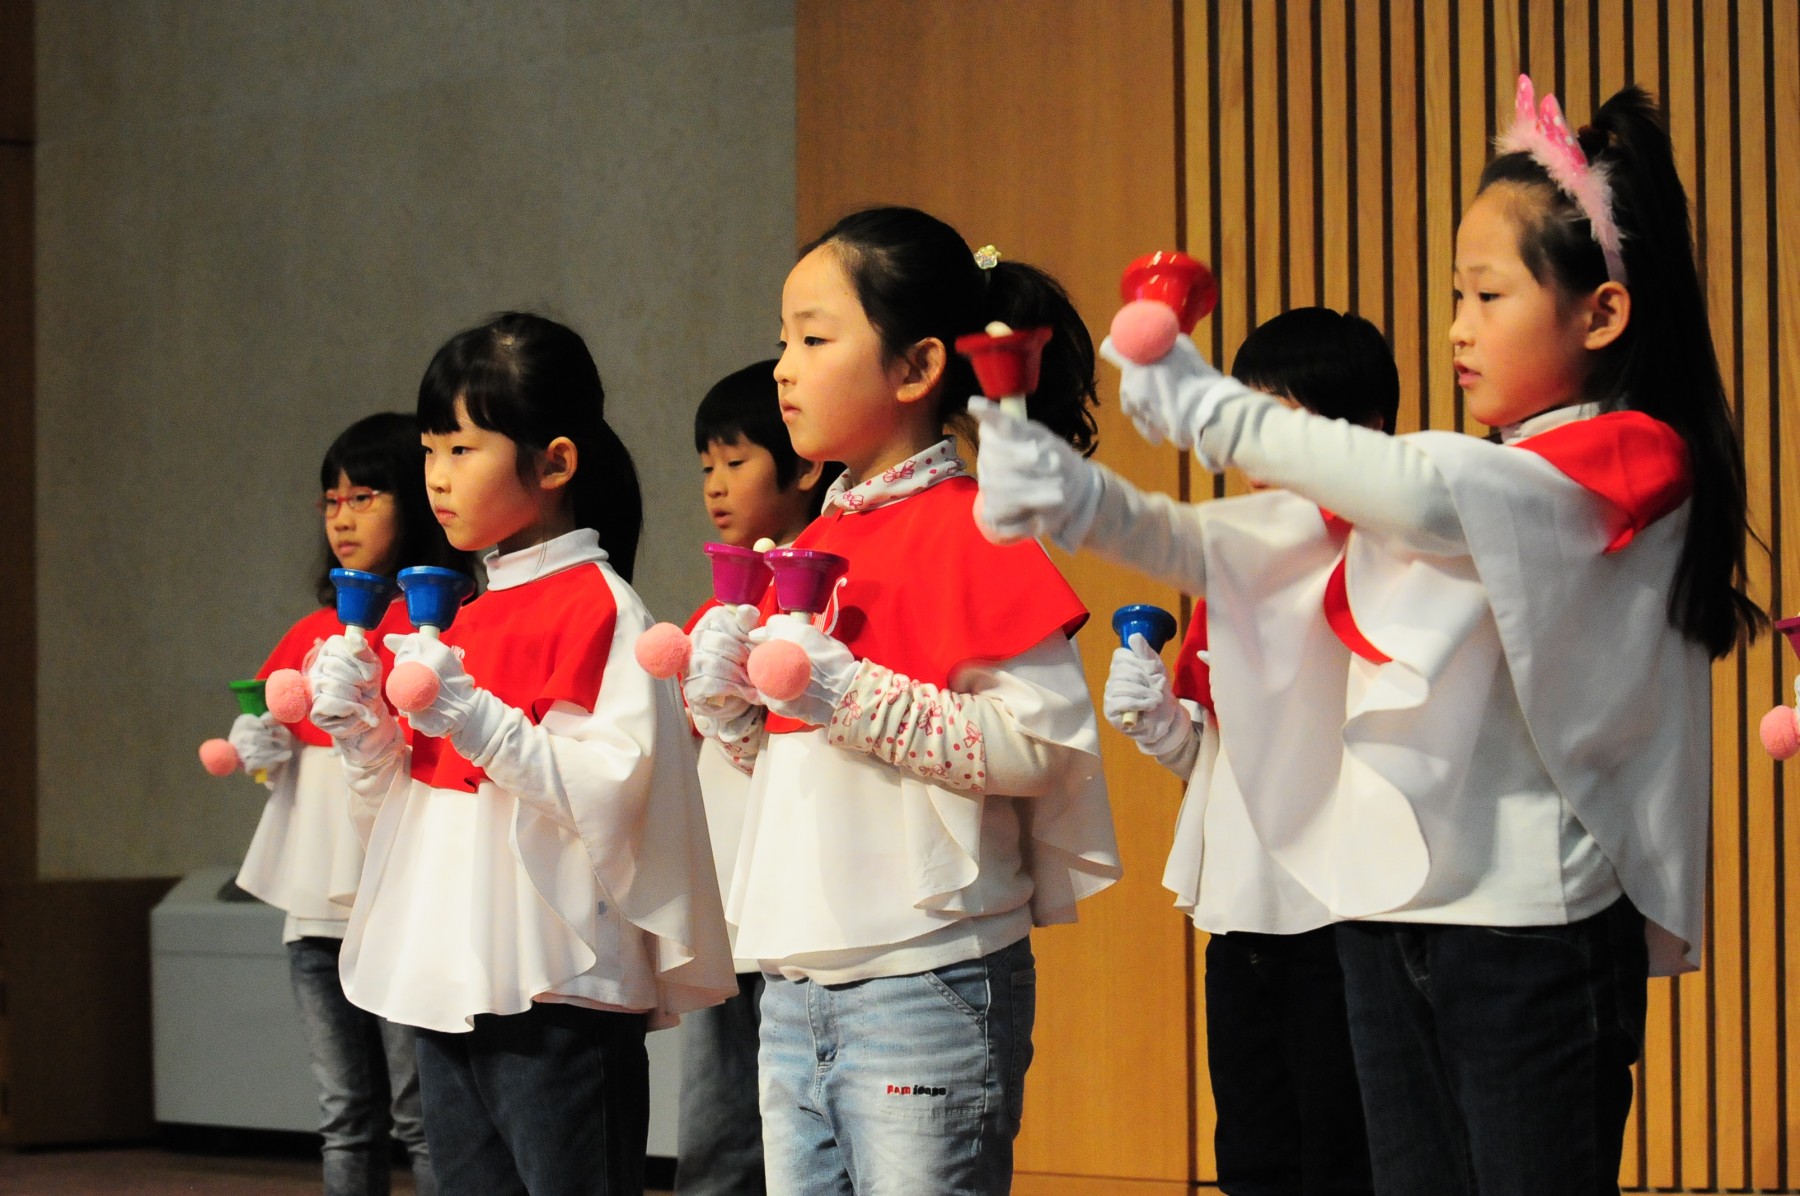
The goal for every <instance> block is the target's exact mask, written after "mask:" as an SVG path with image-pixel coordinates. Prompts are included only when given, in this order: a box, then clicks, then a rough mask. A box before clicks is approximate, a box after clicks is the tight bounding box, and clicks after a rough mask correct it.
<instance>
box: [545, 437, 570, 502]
mask: <svg viewBox="0 0 1800 1196" xmlns="http://www.w3.org/2000/svg"><path fill="white" fill-rule="evenodd" d="M579 455H580V454H579V453H577V452H576V449H575V442H574V441H573V440H570V439H569V438H568V437H567V436H558V437H557V438H556V439H555V440H552V441H551V442H550V443H549V445H548V446H547V447H546V448H545V449H544V451H543V452H542V453H540V454H538V467H537V475H538V488H539V489H540V490H560V489H561V488H562V487H564V486H567V485H568V484H569V482H570V481H571V480H572V479H573V478H574V477H575V465H576V458H577V457H578V456H579Z"/></svg>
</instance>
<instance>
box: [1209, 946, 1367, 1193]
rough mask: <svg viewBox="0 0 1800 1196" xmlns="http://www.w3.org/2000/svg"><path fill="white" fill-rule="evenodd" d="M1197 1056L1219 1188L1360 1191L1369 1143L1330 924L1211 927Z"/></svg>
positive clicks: (1238, 1190) (1236, 1190)
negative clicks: (1206, 1089) (1219, 930)
mask: <svg viewBox="0 0 1800 1196" xmlns="http://www.w3.org/2000/svg"><path fill="white" fill-rule="evenodd" d="M1206 1061H1207V1068H1208V1071H1209V1072H1210V1073H1211V1076H1212V1090H1213V1102H1214V1104H1215V1105H1216V1106H1217V1108H1218V1114H1219V1123H1218V1128H1217V1130H1216V1131H1215V1133H1214V1135H1213V1154H1214V1157H1215V1158H1216V1159H1217V1161H1218V1165H1219V1188H1220V1189H1221V1190H1222V1191H1224V1192H1226V1193H1228V1194H1229V1196H1327V1194H1330V1196H1338V1194H1350V1193H1358V1194H1366V1193H1368V1192H1369V1191H1370V1190H1371V1189H1370V1186H1369V1148H1368V1141H1367V1138H1366V1136H1365V1135H1364V1132H1363V1111H1362V1094H1361V1092H1360V1090H1359V1089H1358V1087H1357V1083H1356V1065H1355V1063H1354V1061H1353V1060H1352V1058H1351V1052H1350V1025H1349V1020H1348V1018H1347V1017H1346V1016H1345V1013H1344V976H1343V972H1342V971H1341V970H1340V969H1339V967H1338V957H1337V940H1336V938H1335V936H1334V934H1333V928H1332V927H1330V926H1322V927H1320V928H1319V929H1317V930H1312V931H1307V932H1306V933H1304V934H1253V933H1244V932H1239V933H1235V934H1215V935H1213V936H1212V938H1211V939H1210V940H1209V941H1208V942H1207V944H1206Z"/></svg>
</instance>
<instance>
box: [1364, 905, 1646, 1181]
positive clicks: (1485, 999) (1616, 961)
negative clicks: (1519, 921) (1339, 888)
mask: <svg viewBox="0 0 1800 1196" xmlns="http://www.w3.org/2000/svg"><path fill="white" fill-rule="evenodd" d="M1338 954H1339V957H1340V959H1341V960H1342V963H1343V968H1344V993H1345V997H1346V1000H1347V1003H1348V1006H1349V1011H1350V1036H1351V1041H1352V1043H1353V1045H1354V1046H1355V1048H1356V1070H1357V1075H1358V1076H1359V1078H1360V1079H1361V1081H1362V1090H1363V1108H1364V1110H1365V1111H1366V1112H1367V1116H1368V1125H1369V1153H1370V1159H1371V1162H1372V1163H1373V1165H1374V1172H1375V1190H1376V1191H1377V1192H1380V1193H1382V1194H1383V1196H1462V1194H1468V1196H1474V1194H1475V1193H1477V1192H1479V1193H1480V1196H1562V1194H1565V1193H1566V1194H1568V1196H1595V1194H1596V1193H1615V1194H1616V1193H1617V1192H1618V1190H1619V1186H1618V1173H1619V1150H1620V1146H1621V1145H1622V1142H1623V1136H1624V1129H1625V1117H1626V1114H1627V1113H1628V1112H1629V1110H1630V1108H1631V1097H1632V1074H1631V1068H1632V1064H1634V1063H1635V1062H1636V1061H1637V1057H1638V1054H1639V1053H1640V1051H1641V1050H1642V1049H1643V1042H1644V1004H1645V997H1646V989H1647V988H1648V980H1649V961H1648V957H1647V955H1646V952H1645V947H1644V918H1643V915H1642V914H1639V913H1638V912H1637V910H1636V909H1635V908H1633V907H1632V905H1631V903H1630V902H1629V901H1628V900H1625V899H1624V898H1621V899H1620V900H1619V901H1617V902H1615V903H1614V904H1613V905H1612V906H1611V907H1610V908H1608V909H1606V910H1604V911H1602V912H1600V913H1598V914H1595V915H1594V916H1593V917H1591V918H1584V919H1582V920H1581V921H1579V922H1574V923H1571V924H1569V925H1567V926H1516V927H1514V926H1427V925H1421V924H1407V923H1394V922H1389V923H1381V922H1346V923H1343V924H1340V925H1339V927H1338Z"/></svg>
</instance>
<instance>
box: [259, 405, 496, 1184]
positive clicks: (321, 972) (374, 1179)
mask: <svg viewBox="0 0 1800 1196" xmlns="http://www.w3.org/2000/svg"><path fill="white" fill-rule="evenodd" d="M319 489H320V490H321V491H322V494H321V497H320V498H319V500H318V503H317V506H318V510H319V513H320V514H322V515H323V516H324V517H325V525H324V530H325V535H324V542H323V545H322V551H323V555H324V563H323V564H322V565H321V566H320V568H319V577H318V584H317V586H316V587H315V589H316V596H317V598H318V601H319V603H320V608H319V609H318V610H316V611H314V612H313V613H312V614H310V615H307V616H306V617H305V618H303V619H301V620H300V621H299V622H298V623H296V624H294V626H293V627H292V628H291V629H290V630H289V631H288V633H287V634H286V635H285V636H283V637H282V639H281V642H280V643H278V644H276V645H275V650H274V651H273V652H271V653H270V654H269V659H268V660H267V661H266V662H264V664H263V667H262V670H261V671H260V672H258V673H257V676H258V677H261V678H265V679H266V678H267V677H268V676H269V675H270V674H271V673H273V672H275V671H276V670H277V669H297V668H300V667H302V666H303V665H304V663H305V660H306V656H307V654H308V653H310V652H311V651H312V649H313V647H314V645H316V644H318V643H319V642H320V641H321V640H323V639H324V638H325V637H326V636H329V635H332V634H334V633H335V632H337V631H339V630H341V627H340V625H339V623H338V621H337V613H336V610H335V609H334V603H335V593H336V592H335V590H334V588H333V586H332V584H331V579H330V577H329V574H330V571H331V569H332V568H333V567H334V566H340V565H341V566H342V567H344V568H346V569H361V570H364V571H365V572H369V573H383V574H389V575H391V574H393V572H394V571H395V569H397V568H398V567H399V566H401V565H438V566H444V567H448V568H465V569H466V568H467V567H468V566H467V564H466V560H465V558H464V556H463V554H462V553H459V552H457V551H455V550H454V549H452V548H451V547H450V545H449V544H448V543H447V542H446V541H445V539H444V534H443V531H442V530H441V529H440V528H439V527H438V526H437V522H436V521H435V520H434V519H432V517H431V508H430V506H429V504H427V502H426V501H425V487H424V486H422V485H420V483H419V426H418V424H417V423H416V422H415V421H414V420H413V417H412V416H410V415H401V414H398V413H383V414H380V415H371V416H369V417H367V418H366V419H360V420H358V421H357V422H356V423H353V424H351V425H350V426H349V427H348V428H346V429H344V431H343V432H342V433H341V434H340V435H339V436H338V438H337V439H336V440H334V441H332V443H331V447H330V448H328V449H327V450H326V451H325V460H324V461H323V462H322V463H321V464H320V466H319ZM405 626H406V609H405V607H404V605H403V604H401V603H398V602H397V603H395V604H394V605H393V606H392V607H390V608H389V610H388V613H387V615H386V617H385V618H384V619H383V620H382V623H381V628H382V629H383V630H389V631H394V630H402V629H404V628H405ZM231 745H232V746H233V747H234V748H236V749H237V753H238V756H239V758H240V759H241V760H242V761H243V762H244V768H245V771H247V772H252V773H254V772H256V771H258V770H262V771H264V772H265V773H266V774H267V777H268V781H267V784H268V787H269V798H268V801H267V803H266V804H265V805H264V806H263V814H262V820H261V821H260V822H258V823H257V826H256V835H255V837H254V838H252V839H251V840H250V850H249V852H248V853H247V854H246V855H245V857H244V864H243V867H242V868H241V869H239V871H238V878H237V879H238V885H239V886H240V887H241V888H243V889H244V891H245V892H247V893H251V894H254V895H255V896H257V897H260V898H261V899H262V900H264V901H266V902H268V903H269V904H270V905H273V906H274V907H275V908H277V909H280V910H283V911H285V912H286V914H287V918H286V920H285V921H284V922H283V923H282V929H281V939H282V942H284V943H286V944H287V951H288V969H289V972H290V974H291V976H292V979H293V984H294V1000H295V1002H296V1004H297V1005H298V1006H299V1008H300V1020H301V1025H302V1028H303V1029H304V1030H305V1033H306V1042H307V1047H308V1050H309V1051H310V1053H311V1055H312V1071H313V1078H314V1079H315V1080H316V1081H317V1082H318V1085H319V1117H320V1122H319V1133H320V1135H321V1137H322V1138H323V1144H322V1152H323V1163H324V1173H325V1196H364V1194H366V1193H382V1192H386V1191H387V1190H388V1171H389V1152H388V1143H387V1140H388V1132H389V1129H390V1128H391V1129H392V1131H393V1136H394V1137H396V1138H398V1139H399V1140H400V1141H401V1142H402V1143H403V1144H404V1145H405V1146H406V1150H407V1154H408V1155H409V1156H410V1157H411V1160H412V1173H413V1182H414V1186H415V1187H416V1188H417V1189H418V1190H419V1191H421V1192H426V1193H429V1192H434V1191H436V1190H437V1189H436V1184H435V1182H434V1181H433V1179H432V1172H431V1158H430V1154H429V1152H428V1150H427V1149H426V1144H425V1126H424V1122H423V1120H422V1119H421V1116H420V1112H419V1081H418V1072H417V1068H416V1066H415V1064H414V1062H413V1031H412V1027H410V1026H402V1025H396V1024H395V1023H393V1022H389V1021H387V1020H385V1019H383V1018H380V1017H376V1016H374V1015H373V1014H369V1013H365V1012H364V1011H363V1010H361V1009H358V1008H357V1007H356V1006H354V1005H352V1004H350V1002H349V1001H346V1000H345V999H344V989H343V986H342V985H341V984H339V983H338V949H339V947H340V946H341V945H342V943H343V939H344V930H345V927H346V926H347V925H348V923H349V920H350V902H351V899H352V897H353V896H354V895H355V893H356V878H357V876H358V875H359V874H360V873H361V872H362V863H363V846H362V843H361V841H360V840H358V839H357V837H356V832H355V829H354V828H353V827H352V826H351V823H350V793H349V790H348V789H347V788H346V787H345V785H344V770H343V766H342V765H341V764H340V763H339V762H338V758H337V752H336V751H335V750H334V749H333V748H332V746H331V740H330V738H328V737H327V736H326V735H325V733H324V732H322V731H320V730H318V729H317V728H316V727H314V726H312V724H310V723H304V722H303V723H291V724H283V723H280V722H278V721H276V719H275V716H274V715H272V714H263V715H253V714H240V715H238V717H237V721H236V722H235V723H233V724H232V728H231Z"/></svg>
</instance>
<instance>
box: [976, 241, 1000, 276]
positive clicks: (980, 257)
mask: <svg viewBox="0 0 1800 1196" xmlns="http://www.w3.org/2000/svg"><path fill="white" fill-rule="evenodd" d="M975 264H976V265H977V266H980V267H981V268H982V269H983V270H992V269H993V268H994V267H995V266H998V265H999V264H1000V251H999V250H998V249H995V248H994V247H993V246H992V245H983V246H982V247H981V248H980V249H977V250H976V251H975Z"/></svg>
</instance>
